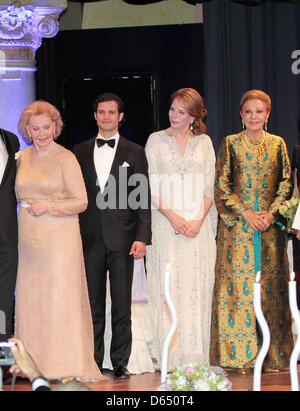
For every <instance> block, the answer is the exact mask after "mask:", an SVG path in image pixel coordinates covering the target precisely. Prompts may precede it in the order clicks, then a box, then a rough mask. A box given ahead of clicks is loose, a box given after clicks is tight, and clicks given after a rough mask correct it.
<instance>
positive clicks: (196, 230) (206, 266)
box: [146, 89, 217, 370]
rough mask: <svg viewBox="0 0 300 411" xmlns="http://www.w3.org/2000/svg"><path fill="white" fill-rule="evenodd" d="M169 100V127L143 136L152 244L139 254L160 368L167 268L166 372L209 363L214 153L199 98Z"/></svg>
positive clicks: (179, 95) (182, 95)
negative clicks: (144, 264) (169, 337)
mask: <svg viewBox="0 0 300 411" xmlns="http://www.w3.org/2000/svg"><path fill="white" fill-rule="evenodd" d="M171 101H172V103H171V107H170V111H169V120H170V125H171V127H170V128H168V129H167V130H163V131H159V132H156V133H153V134H151V135H150V137H149V139H148V141H147V145H146V155H147V159H148V163H149V174H150V181H151V193H152V206H153V210H152V233H153V235H152V246H149V247H148V248H147V257H146V262H147V282H148V287H147V288H148V302H149V304H150V310H151V312H152V315H153V321H154V342H153V347H152V352H153V355H154V357H155V359H156V360H157V362H158V366H159V367H160V366H161V356H162V349H163V343H164V340H165V337H166V335H167V333H168V332H169V330H170V327H171V314H170V311H169V308H168V305H167V303H166V300H165V296H164V273H165V270H166V265H167V263H170V264H171V269H170V292H171V298H172V301H173V303H174V305H175V308H176V312H177V316H178V324H177V329H176V332H175V334H174V336H173V338H172V341H171V344H170V347H169V356H168V369H169V370H171V369H173V368H174V367H176V366H178V365H180V364H184V363H189V362H202V361H203V362H208V361H209V342H210V323H211V305H212V292H213V285H214V267H215V258H216V243H215V234H216V224H217V212H216V209H215V206H214V203H213V199H214V174H215V153H214V149H213V146H212V143H211V140H210V138H209V137H208V136H207V135H206V134H204V132H205V130H206V129H205V125H204V123H203V119H204V117H205V115H206V110H205V109H204V103H203V99H202V97H201V96H200V95H199V93H198V92H197V91H195V90H194V89H181V90H178V91H177V92H176V93H174V94H173V95H172V99H171Z"/></svg>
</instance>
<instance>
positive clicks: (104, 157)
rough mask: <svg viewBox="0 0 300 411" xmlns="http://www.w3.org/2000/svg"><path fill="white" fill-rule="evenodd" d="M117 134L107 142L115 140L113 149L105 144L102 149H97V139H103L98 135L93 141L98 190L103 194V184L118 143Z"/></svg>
mask: <svg viewBox="0 0 300 411" xmlns="http://www.w3.org/2000/svg"><path fill="white" fill-rule="evenodd" d="M119 137H120V136H119V133H117V134H115V135H114V136H112V137H110V138H109V139H108V140H112V139H115V140H116V143H115V146H114V148H112V147H109V146H108V145H107V144H105V145H104V146H102V147H98V145H97V139H98V138H100V139H103V137H101V135H100V134H98V136H97V138H96V140H95V147H94V164H95V168H96V173H97V178H98V184H99V186H100V190H101V192H102V193H103V191H104V188H105V184H106V183H107V180H108V176H109V173H110V169H111V166H112V163H113V161H114V158H115V154H116V150H117V146H118V142H119Z"/></svg>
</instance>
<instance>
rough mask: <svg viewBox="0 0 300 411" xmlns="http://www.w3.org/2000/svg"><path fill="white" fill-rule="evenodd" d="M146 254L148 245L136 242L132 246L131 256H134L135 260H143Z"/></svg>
mask: <svg viewBox="0 0 300 411" xmlns="http://www.w3.org/2000/svg"><path fill="white" fill-rule="evenodd" d="M145 254H146V244H145V243H143V242H142V241H135V242H134V243H133V244H132V247H131V250H130V252H129V255H132V256H133V257H134V258H136V259H137V258H142V257H144V255H145Z"/></svg>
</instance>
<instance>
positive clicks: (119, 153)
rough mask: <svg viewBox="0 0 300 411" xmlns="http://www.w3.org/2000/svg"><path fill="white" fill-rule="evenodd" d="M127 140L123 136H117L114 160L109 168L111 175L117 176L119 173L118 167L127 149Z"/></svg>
mask: <svg viewBox="0 0 300 411" xmlns="http://www.w3.org/2000/svg"><path fill="white" fill-rule="evenodd" d="M126 146H127V141H126V139H125V138H124V137H122V136H120V137H119V142H118V146H117V150H116V154H115V158H114V161H113V163H112V166H111V169H110V174H111V175H113V176H114V177H117V176H118V174H119V167H120V165H121V164H122V163H123V160H124V158H125V156H126V153H127V150H126Z"/></svg>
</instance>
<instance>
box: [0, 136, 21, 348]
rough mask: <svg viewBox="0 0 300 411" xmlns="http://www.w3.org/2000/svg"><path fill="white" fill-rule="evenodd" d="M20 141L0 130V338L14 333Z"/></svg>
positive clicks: (4, 339)
mask: <svg viewBox="0 0 300 411" xmlns="http://www.w3.org/2000/svg"><path fill="white" fill-rule="evenodd" d="M18 150H19V140H18V138H17V136H16V135H15V134H12V133H10V132H9V131H6V130H2V129H0V341H6V340H7V339H8V338H10V337H11V336H12V335H13V332H14V324H13V313H14V290H15V283H16V275H17V265H18V249H17V239H18V230H17V200H16V196H15V190H14V188H15V178H16V161H15V153H16V152H17V151H18Z"/></svg>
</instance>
